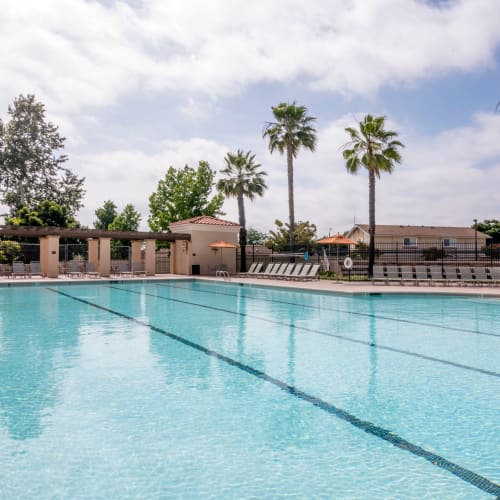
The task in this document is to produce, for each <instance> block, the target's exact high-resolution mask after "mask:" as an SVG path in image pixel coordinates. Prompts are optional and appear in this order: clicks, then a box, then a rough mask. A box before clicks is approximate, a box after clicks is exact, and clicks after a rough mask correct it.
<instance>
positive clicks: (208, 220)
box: [170, 215, 239, 226]
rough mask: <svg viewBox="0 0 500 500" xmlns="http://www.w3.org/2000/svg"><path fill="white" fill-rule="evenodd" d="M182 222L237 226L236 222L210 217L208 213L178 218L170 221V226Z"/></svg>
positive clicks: (182, 223) (178, 224)
mask: <svg viewBox="0 0 500 500" xmlns="http://www.w3.org/2000/svg"><path fill="white" fill-rule="evenodd" d="M184 224H206V225H210V226H239V224H238V223H236V222H230V221H227V220H222V219H217V218H215V217H210V216H209V215H199V216H198V217H191V218H190V219H185V220H179V221H176V222H172V223H171V224H170V226H180V225H184Z"/></svg>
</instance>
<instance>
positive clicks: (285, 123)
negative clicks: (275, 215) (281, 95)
mask: <svg viewBox="0 0 500 500" xmlns="http://www.w3.org/2000/svg"><path fill="white" fill-rule="evenodd" d="M271 109H272V111H273V115H274V118H275V121H274V122H267V123H266V125H265V126H264V133H263V137H267V138H268V139H269V151H270V152H271V153H273V152H274V151H275V150H278V151H279V152H280V153H281V154H283V153H285V152H286V161H287V167H288V213H289V217H290V251H291V252H293V251H294V249H295V209H294V202H293V159H294V158H297V153H298V151H299V148H300V147H301V146H302V147H304V148H306V149H309V150H310V151H314V149H315V147H316V129H315V128H314V127H313V126H312V123H313V122H314V121H315V120H316V118H314V117H312V116H307V108H306V107H305V106H297V105H296V104H295V101H294V102H293V103H292V104H288V103H286V102H282V103H280V104H278V106H276V107H273V108H271Z"/></svg>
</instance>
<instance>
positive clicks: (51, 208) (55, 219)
mask: <svg viewBox="0 0 500 500" xmlns="http://www.w3.org/2000/svg"><path fill="white" fill-rule="evenodd" d="M5 222H6V224H8V225H11V226H50V227H79V223H78V222H77V221H76V220H75V218H74V216H73V215H72V214H71V213H70V211H69V209H68V207H66V206H64V205H59V204H57V203H56V202H55V201H49V200H44V201H42V202H41V203H40V204H39V205H38V206H36V207H35V208H34V209H33V210H32V209H30V208H28V207H27V206H24V207H21V208H20V209H19V210H16V211H15V212H14V213H13V214H12V215H11V216H10V217H7V219H6V221H5Z"/></svg>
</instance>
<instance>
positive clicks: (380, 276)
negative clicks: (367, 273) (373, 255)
mask: <svg viewBox="0 0 500 500" xmlns="http://www.w3.org/2000/svg"><path fill="white" fill-rule="evenodd" d="M378 281H383V282H384V283H387V278H386V276H385V273H384V266H381V265H378V264H377V265H374V266H373V276H372V283H373V284H375V283H377V282H378Z"/></svg>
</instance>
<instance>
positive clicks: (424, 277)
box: [415, 266, 431, 285]
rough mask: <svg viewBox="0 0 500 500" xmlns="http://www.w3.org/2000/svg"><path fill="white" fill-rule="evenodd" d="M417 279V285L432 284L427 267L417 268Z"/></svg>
mask: <svg viewBox="0 0 500 500" xmlns="http://www.w3.org/2000/svg"><path fill="white" fill-rule="evenodd" d="M415 279H416V283H417V285H419V284H420V283H423V282H425V283H430V281H431V280H430V279H429V274H428V272H427V266H415Z"/></svg>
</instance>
